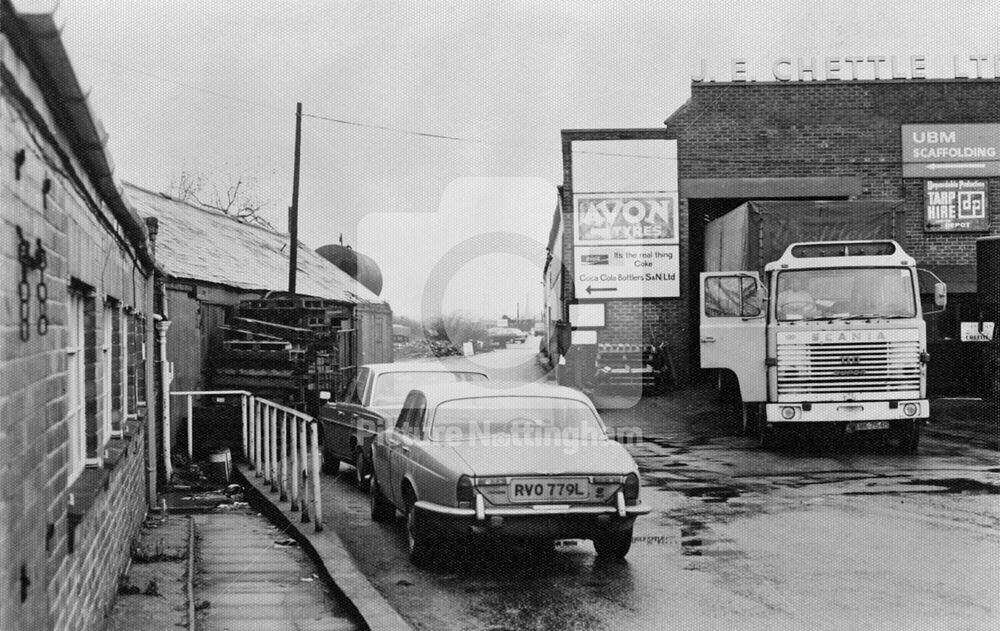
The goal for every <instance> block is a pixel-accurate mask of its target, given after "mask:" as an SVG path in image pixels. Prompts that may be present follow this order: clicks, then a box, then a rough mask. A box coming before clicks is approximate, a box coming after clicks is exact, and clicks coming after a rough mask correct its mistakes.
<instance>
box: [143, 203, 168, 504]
mask: <svg viewBox="0 0 1000 631" xmlns="http://www.w3.org/2000/svg"><path fill="white" fill-rule="evenodd" d="M146 228H147V229H148V231H149V242H150V247H151V249H152V251H153V252H152V254H153V259H154V260H155V259H156V237H157V234H158V233H159V228H160V222H159V220H158V219H157V218H156V217H147V218H146ZM152 294H153V303H154V305H157V304H158V306H159V313H156V312H155V307H154V310H153V318H152V319H153V320H154V321H155V328H156V334H155V335H156V342H155V343H156V345H157V348H158V349H159V362H160V366H159V368H160V371H159V372H160V374H159V382H160V399H159V404H160V405H159V411H160V414H159V420H160V427H162V428H163V468H164V475H165V482H166V483H167V484H170V479H171V478H172V477H173V474H174V471H173V461H172V460H171V458H170V451H171V444H170V442H171V440H170V439H171V429H170V384H171V382H172V381H173V368H172V366H171V365H170V362H169V361H167V330H168V329H169V328H170V311H169V309H168V300H167V282H166V277H165V273H164V272H163V271H162V270H159V269H158V270H157V273H156V274H155V275H154V280H153V292H152ZM151 329H152V327H149V328H147V336H148V337H149V338H150V343H151V344H152V343H153V340H152V339H151V338H152V337H153V332H152V330H151ZM151 417H152V418H153V419H155V418H156V417H155V416H154V415H151ZM152 431H153V434H152V435H153V436H154V437H155V436H156V428H155V426H153V427H152ZM152 448H153V449H154V452H153V454H152V455H151V457H150V463H151V467H152V469H153V471H152V474H151V475H153V476H154V477H155V475H156V454H155V448H156V447H155V440H154V441H153V447H152Z"/></svg>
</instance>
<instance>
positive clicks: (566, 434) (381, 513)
mask: <svg viewBox="0 0 1000 631" xmlns="http://www.w3.org/2000/svg"><path fill="white" fill-rule="evenodd" d="M639 486H640V484H639V471H638V468H637V467H636V464H635V461H634V460H633V459H632V456H631V455H630V454H629V453H628V452H627V451H626V450H625V448H624V447H623V446H622V445H621V444H620V443H618V442H616V441H614V440H611V439H610V438H608V436H607V433H606V431H605V427H604V423H603V421H602V420H601V418H600V415H599V414H598V412H597V410H596V409H595V408H594V405H593V403H591V401H590V399H588V398H587V396H586V395H584V394H582V393H580V392H578V391H576V390H573V389H571V388H566V387H562V386H555V385H548V384H529V385H513V384H499V383H494V382H490V383H483V384H469V383H462V384H451V385H436V386H427V387H424V388H419V389H414V390H413V391H411V392H410V393H409V394H408V395H407V397H406V401H405V402H404V403H403V409H402V410H401V412H400V414H399V417H398V419H397V420H396V423H395V425H394V426H393V427H390V428H388V429H386V430H385V431H383V432H379V434H378V435H377V436H376V437H375V440H374V441H373V443H372V478H371V494H370V495H371V496H370V502H371V516H372V519H373V520H375V521H377V522H388V521H392V519H393V518H394V517H395V515H396V511H397V510H399V511H401V512H402V513H403V514H405V515H406V532H407V539H408V542H409V552H410V558H411V560H412V561H413V562H414V563H415V564H417V565H422V564H425V563H428V562H430V561H431V560H433V559H434V558H435V557H436V552H437V550H438V549H439V548H442V547H443V546H450V544H452V543H454V542H456V541H457V542H458V543H459V544H473V543H474V542H475V541H476V538H477V537H479V536H495V537H498V538H503V539H514V540H520V541H522V542H524V543H527V544H528V545H530V546H538V548H537V549H539V550H541V549H543V548H547V549H551V548H552V542H553V540H555V539H591V540H593V542H594V547H595V549H596V550H597V553H598V555H600V556H605V557H612V558H622V557H624V556H625V555H626V554H627V553H628V551H629V548H630V546H631V544H632V531H633V525H634V522H635V518H636V517H637V516H639V515H642V514H645V513H648V512H649V508H648V507H646V506H644V505H643V504H642V503H641V501H640V499H639Z"/></svg>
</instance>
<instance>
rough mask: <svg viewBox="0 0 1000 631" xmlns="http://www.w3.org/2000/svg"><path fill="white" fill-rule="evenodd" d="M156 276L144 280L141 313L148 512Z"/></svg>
mask: <svg viewBox="0 0 1000 631" xmlns="http://www.w3.org/2000/svg"><path fill="white" fill-rule="evenodd" d="M156 274H157V273H156V272H155V271H153V272H150V274H149V276H148V277H147V279H146V292H145V300H144V302H145V304H144V307H143V313H145V314H146V326H145V330H144V338H145V339H144V340H143V349H145V352H144V355H145V357H144V360H145V361H144V362H143V363H144V367H143V368H144V370H145V372H146V394H145V397H144V398H145V400H146V505H147V506H148V507H149V509H150V510H153V509H155V508H156V504H157V502H158V497H159V493H158V491H157V476H156V469H157V466H156V458H157V449H156V419H157V418H158V414H157V410H158V407H157V400H156V366H155V363H154V360H155V353H154V352H153V344H154V343H155V341H156V340H155V334H154V333H153V327H154V326H155V319H156V318H158V317H159V316H158V315H157V314H155V313H154V312H153V309H154V308H155V307H154V305H155V295H154V292H155V289H156Z"/></svg>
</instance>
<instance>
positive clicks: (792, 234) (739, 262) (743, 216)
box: [705, 201, 905, 272]
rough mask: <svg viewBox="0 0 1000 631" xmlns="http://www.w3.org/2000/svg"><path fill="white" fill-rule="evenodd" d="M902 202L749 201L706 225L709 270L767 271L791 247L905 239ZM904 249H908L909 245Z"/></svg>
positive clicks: (706, 260) (707, 264)
mask: <svg viewBox="0 0 1000 631" xmlns="http://www.w3.org/2000/svg"><path fill="white" fill-rule="evenodd" d="M902 204H903V202H902V201H829V202H826V201H750V202H747V203H745V204H743V205H741V206H738V207H737V208H734V209H733V210H731V211H729V212H728V213H726V214H725V215H723V216H722V217H719V218H718V219H715V220H713V221H711V222H709V223H708V224H707V225H706V226H705V271H706V272H718V271H737V270H748V271H753V270H756V271H763V268H764V265H765V264H766V263H769V262H771V261H774V260H776V259H778V258H780V257H781V255H782V253H784V251H785V248H787V247H788V245H789V244H791V243H796V242H801V241H857V240H865V239H896V240H897V241H900V240H901V239H900V237H901V236H902V234H901V233H902V228H903V226H902V217H900V218H899V220H898V221H897V219H896V213H897V212H902V210H903V205H902ZM904 245H905V244H904Z"/></svg>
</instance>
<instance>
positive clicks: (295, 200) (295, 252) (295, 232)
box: [288, 103, 302, 294]
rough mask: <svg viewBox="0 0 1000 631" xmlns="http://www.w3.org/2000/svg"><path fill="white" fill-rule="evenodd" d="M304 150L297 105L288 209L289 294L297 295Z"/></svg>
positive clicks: (297, 105)
mask: <svg viewBox="0 0 1000 631" xmlns="http://www.w3.org/2000/svg"><path fill="white" fill-rule="evenodd" d="M301 149H302V103H297V104H296V105H295V168H294V170H293V171H292V205H291V206H289V207H288V236H289V238H290V239H291V249H290V250H289V252H288V293H290V294H294V293H295V272H296V269H297V268H298V266H299V154H300V153H301Z"/></svg>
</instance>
